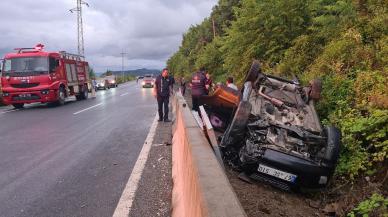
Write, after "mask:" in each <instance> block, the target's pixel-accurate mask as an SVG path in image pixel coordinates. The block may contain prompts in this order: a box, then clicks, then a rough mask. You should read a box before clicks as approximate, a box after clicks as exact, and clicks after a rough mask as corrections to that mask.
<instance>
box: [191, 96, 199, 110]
mask: <svg viewBox="0 0 388 217" xmlns="http://www.w3.org/2000/svg"><path fill="white" fill-rule="evenodd" d="M198 101H199V96H191V102H192V104H193V110H194V111H197V112H198V111H199V106H200V105H199V102H198Z"/></svg>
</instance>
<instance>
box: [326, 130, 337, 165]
mask: <svg viewBox="0 0 388 217" xmlns="http://www.w3.org/2000/svg"><path fill="white" fill-rule="evenodd" d="M325 133H326V136H327V143H326V147H325V153H324V155H323V160H324V162H325V163H326V164H327V165H328V166H330V167H333V168H334V167H335V165H336V164H337V161H338V158H339V155H340V151H341V149H340V148H341V132H340V131H339V129H338V128H336V127H333V126H327V127H326V128H325Z"/></svg>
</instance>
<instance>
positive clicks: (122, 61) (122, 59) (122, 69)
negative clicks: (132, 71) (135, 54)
mask: <svg viewBox="0 0 388 217" xmlns="http://www.w3.org/2000/svg"><path fill="white" fill-rule="evenodd" d="M120 54H121V76H122V77H123V80H124V55H125V54H127V53H124V51H122V52H121V53H120Z"/></svg>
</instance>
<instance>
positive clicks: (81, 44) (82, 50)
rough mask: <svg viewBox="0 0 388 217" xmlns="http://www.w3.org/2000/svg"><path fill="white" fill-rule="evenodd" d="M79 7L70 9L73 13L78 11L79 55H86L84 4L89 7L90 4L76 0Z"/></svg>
mask: <svg viewBox="0 0 388 217" xmlns="http://www.w3.org/2000/svg"><path fill="white" fill-rule="evenodd" d="M76 1H77V7H75V8H73V9H70V10H69V11H70V12H71V13H73V12H77V30H78V55H80V56H84V53H85V48H84V27H83V23H82V5H86V6H87V7H89V4H88V3H87V2H85V1H83V0H76Z"/></svg>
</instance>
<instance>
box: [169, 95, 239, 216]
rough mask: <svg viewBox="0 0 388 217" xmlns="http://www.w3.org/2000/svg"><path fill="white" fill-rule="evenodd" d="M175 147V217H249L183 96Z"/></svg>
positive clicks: (177, 108)
mask: <svg viewBox="0 0 388 217" xmlns="http://www.w3.org/2000/svg"><path fill="white" fill-rule="evenodd" d="M172 104H173V112H174V113H175V114H176V116H175V117H176V119H175V123H174V127H173V131H174V132H173V146H172V176H173V192H172V216H173V217H199V216H200V217H240V216H241V217H245V216H246V214H245V212H244V210H243V209H242V207H241V204H240V202H239V201H238V199H237V197H236V195H235V193H234V191H233V189H232V187H231V185H230V183H229V181H228V179H227V177H226V175H225V173H224V171H223V169H222V167H221V166H220V165H219V163H218V161H217V158H216V156H215V155H214V152H213V150H212V148H211V146H210V145H209V143H208V141H207V140H206V138H205V136H204V134H203V133H202V131H201V130H200V128H199V127H198V125H197V123H196V121H195V120H194V117H193V116H192V114H191V111H190V109H189V108H188V106H185V105H186V102H185V100H184V98H183V97H182V95H181V94H180V93H177V95H176V96H175V97H174V98H173V100H172Z"/></svg>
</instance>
